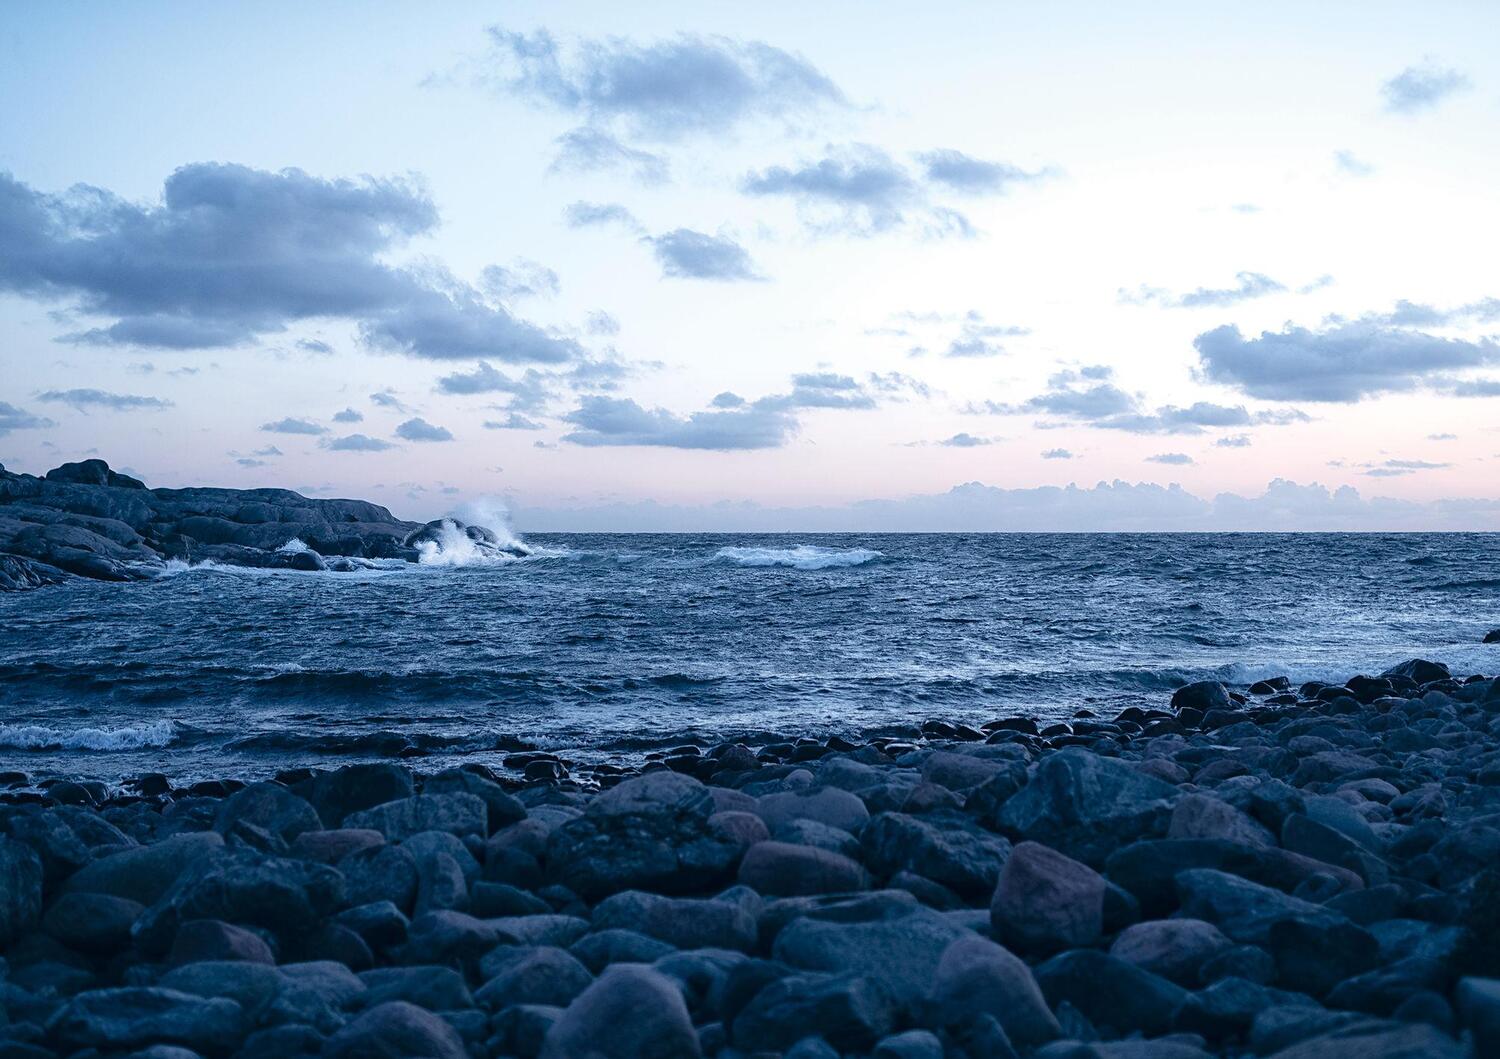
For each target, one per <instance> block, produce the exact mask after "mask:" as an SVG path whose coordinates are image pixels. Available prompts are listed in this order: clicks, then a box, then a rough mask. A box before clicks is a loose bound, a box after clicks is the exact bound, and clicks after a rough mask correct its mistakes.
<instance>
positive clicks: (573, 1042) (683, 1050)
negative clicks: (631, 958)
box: [541, 964, 702, 1059]
mask: <svg viewBox="0 0 1500 1059" xmlns="http://www.w3.org/2000/svg"><path fill="white" fill-rule="evenodd" d="M701 1055H702V1051H701V1050H700V1048H699V1046H698V1034H697V1031H695V1030H694V1029H693V1020H692V1019H691V1018H690V1017H689V1016H688V1010H687V1004H686V1003H684V1002H683V999H682V994H681V993H680V992H679V991H678V989H677V987H676V986H675V985H674V984H673V983H672V981H671V979H669V978H667V977H666V976H665V975H662V974H660V973H659V972H657V971H653V970H652V969H651V968H649V967H642V966H640V965H638V964H622V965H620V966H617V967H611V968H609V969H608V970H606V971H605V972H604V974H603V975H601V976H600V977H599V978H598V980H596V981H595V982H594V983H593V984H592V985H590V986H589V987H588V988H587V989H585V990H584V991H583V992H582V993H581V994H579V996H578V997H577V999H575V1000H574V1001H573V1002H572V1003H571V1004H569V1005H568V1007H567V1009H566V1010H565V1011H564V1012H563V1013H562V1016H561V1017H560V1018H559V1019H558V1020H557V1022H556V1023H554V1024H553V1026H552V1029H551V1031H549V1032H548V1034H547V1039H546V1041H545V1043H544V1044H543V1045H542V1053H541V1059H698V1057H699V1056H701Z"/></svg>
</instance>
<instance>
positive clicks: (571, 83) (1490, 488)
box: [0, 0, 1500, 530]
mask: <svg viewBox="0 0 1500 1059" xmlns="http://www.w3.org/2000/svg"><path fill="white" fill-rule="evenodd" d="M1496 39H1500V7H1497V6H1496V5H1493V4H1488V3H1479V2H1473V3H1423V4H1415V3H1368V2H1359V3H1336V2H1329V3H1321V4H1316V5H1309V4H1300V3H1277V2H1269V3H1263V4H1257V5H1253V7H1245V6H1244V5H1231V4H1220V3H1208V4H1205V3H1202V2H1201V0H1198V2H1195V3H1191V4H1187V3H1183V4H1178V3H1171V2H1156V3H1151V4H1119V3H1081V2H1079V3H1071V2H1059V3H1055V4H1046V5H1039V4H1018V3H1004V4H997V3H961V2H954V3H948V4H943V5H930V6H929V7H928V8H923V9H921V10H920V11H919V10H917V9H914V8H913V7H912V6H911V5H908V4H896V3H826V4H819V5H812V6H809V5H806V4H789V3H762V4H756V5H727V4H701V3H699V4H680V3H654V4H651V5H623V6H622V5H618V4H603V3H549V4H541V3H535V4H533V3H487V4H477V3H461V2H450V3H445V4H442V5H421V6H418V5H410V4H395V3H391V4H382V3H368V2H367V3H358V4H353V3H351V4H340V3H324V4H317V5H305V4H289V3H288V4H281V3H274V2H261V3H256V4H222V5H193V4H187V3H153V4H147V3H124V4H120V3H87V2H83V3H75V4H67V5H59V4H44V3H29V2H19V3H12V4H7V5H5V6H4V7H3V9H0V462H3V463H4V464H5V465H6V466H7V467H8V468H10V469H12V470H24V471H29V472H32V473H40V472H41V471H44V470H46V469H47V468H49V467H52V466H55V465H57V464H59V463H61V462H64V461H66V460H75V459H80V458H85V457H88V456H102V457H103V458H105V459H107V460H108V461H109V462H110V463H111V464H112V465H113V466H115V467H117V468H122V469H127V470H129V471H130V472H131V473H134V474H136V475H138V476H140V477H142V478H144V479H145V480H146V481H147V482H148V484H151V485H163V486H180V485H203V484H213V485H228V486H237V487H246V488H248V487H256V486H282V487H288V488H295V489H298V490H300V491H303V492H305V493H308V494H309V495H316V496H357V497H365V498H369V499H372V500H375V501H377V502H380V503H384V504H386V505H388V506H389V507H391V508H392V509H393V510H394V511H396V512H397V513H398V514H401V515H403V516H406V517H412V518H430V517H434V516H436V515H438V514H442V513H445V512H446V511H449V510H453V509H457V508H458V507H459V506H460V505H462V504H465V503H469V502H472V501H474V500H475V499H477V498H481V497H492V498H500V499H502V500H503V501H504V502H505V503H507V504H508V505H509V506H510V507H511V508H512V509H513V511H514V512H515V513H516V518H517V520H518V522H519V523H520V524H521V526H522V528H530V529H575V528H577V529H608V528H619V529H676V528H682V529H699V528H714V529H747V530H748V529H778V528H788V529H795V528H803V527H806V528H837V529H862V528H866V529H880V528H922V529H948V528H952V529H977V528H997V529H1000V528H1036V529H1070V528H1111V527H1116V526H1118V527H1122V528H1130V527H1137V528H1174V527H1180V528H1195V527H1201V526H1207V525H1212V526H1215V527H1219V528H1298V527H1303V526H1305V527H1307V528H1354V529H1359V528H1369V529H1381V528H1445V529H1464V528H1471V529H1481V528H1488V529H1500V502H1497V498H1500V426H1497V424H1500V416H1497V414H1496V412H1497V409H1500V264H1497V263H1496V257H1495V251H1494V247H1495V246H1496V245H1497V241H1500V197H1497V196H1496V195H1495V194H1494V187H1493V185H1494V173H1495V172H1496V171H1497V169H1500V120H1497V119H1500V69H1497V65H1500V64H1497V60H1496V53H1495V49H1494V47H1493V41H1495V40H1496Z"/></svg>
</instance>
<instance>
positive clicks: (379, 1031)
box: [323, 1000, 468, 1059]
mask: <svg viewBox="0 0 1500 1059" xmlns="http://www.w3.org/2000/svg"><path fill="white" fill-rule="evenodd" d="M323 1055H324V1056H325V1057H326V1059H419V1057H420V1059H468V1052H467V1051H466V1050H465V1049H464V1045H463V1041H462V1039H461V1038H460V1037H459V1036H458V1034H457V1033H455V1032H454V1031H453V1028H452V1027H450V1026H449V1025H448V1023H446V1022H444V1021H443V1020H442V1019H440V1018H438V1016H436V1015H434V1014H432V1013H431V1012H430V1011H423V1010H422V1009H421V1008H420V1007H417V1006H415V1005H413V1004H408V1003H405V1002H403V1001H400V1000H393V1001H390V1002H388V1003H383V1004H378V1005H376V1006H375V1007H372V1008H371V1009H370V1010H368V1011H366V1012H365V1013H364V1014H362V1015H360V1016H359V1017H358V1018H356V1019H354V1020H353V1021H352V1022H350V1023H349V1024H348V1025H347V1026H345V1027H344V1028H343V1029H341V1030H339V1031H338V1032H337V1033H335V1034H334V1035H333V1036H332V1037H329V1038H328V1041H327V1043H326V1044H325V1045H324V1046H323Z"/></svg>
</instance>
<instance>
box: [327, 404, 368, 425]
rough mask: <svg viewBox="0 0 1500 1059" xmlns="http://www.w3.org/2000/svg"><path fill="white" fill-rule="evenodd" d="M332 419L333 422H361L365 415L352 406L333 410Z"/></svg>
mask: <svg viewBox="0 0 1500 1059" xmlns="http://www.w3.org/2000/svg"><path fill="white" fill-rule="evenodd" d="M333 421H334V422H335V423H363V422H364V421H365V417H364V413H362V412H356V411H355V410H354V409H352V408H346V409H344V410H343V411H342V412H335V413H334V414H333Z"/></svg>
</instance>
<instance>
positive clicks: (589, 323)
mask: <svg viewBox="0 0 1500 1059" xmlns="http://www.w3.org/2000/svg"><path fill="white" fill-rule="evenodd" d="M584 327H585V328H586V329H587V330H588V333H589V334H591V335H617V334H619V333H620V321H618V320H616V319H615V318H614V317H613V316H611V315H610V314H609V313H607V312H605V311H604V310H603V309H596V310H594V311H593V312H591V313H589V314H588V317H587V318H586V319H585V320H584Z"/></svg>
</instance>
